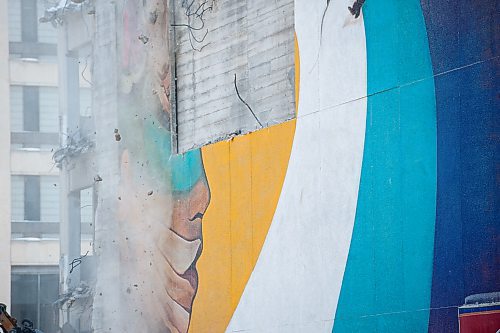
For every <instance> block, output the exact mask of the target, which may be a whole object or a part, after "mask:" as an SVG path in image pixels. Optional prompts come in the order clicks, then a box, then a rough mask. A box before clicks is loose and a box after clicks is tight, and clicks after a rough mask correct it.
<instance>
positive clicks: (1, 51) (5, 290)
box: [0, 1, 11, 307]
mask: <svg viewBox="0 0 500 333" xmlns="http://www.w3.org/2000/svg"><path fill="white" fill-rule="evenodd" d="M7 5H8V1H0V230H1V232H0V281H1V282H2V283H1V285H0V303H5V304H7V306H9V307H10V290H11V288H10V261H11V258H10V238H11V225H10V223H11V212H10V108H9V104H10V103H9V100H10V98H9V89H10V84H9V77H10V75H9V32H8V31H9V27H8V22H9V20H8V8H7Z"/></svg>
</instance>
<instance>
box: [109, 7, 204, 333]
mask: <svg viewBox="0 0 500 333" xmlns="http://www.w3.org/2000/svg"><path fill="white" fill-rule="evenodd" d="M166 14H167V8H166V5H165V3H163V2H161V1H160V2H157V1H154V2H152V1H143V2H138V1H132V0H130V1H128V2H126V4H125V6H124V8H123V31H124V33H123V36H121V37H122V40H121V45H120V46H121V47H120V50H121V57H122V61H121V68H122V72H121V75H120V81H121V85H120V96H119V104H120V111H121V112H120V115H119V124H120V125H119V126H120V129H119V131H120V135H121V138H122V140H121V141H120V144H121V145H122V147H123V150H122V159H121V170H122V173H121V182H120V193H119V199H118V200H119V212H120V220H121V221H122V236H123V237H122V239H124V240H125V241H122V242H121V254H122V258H121V261H120V269H122V270H123V271H124V272H125V274H124V275H123V280H122V281H120V283H121V284H122V285H123V289H124V291H125V293H124V299H125V300H126V302H125V303H126V304H127V305H126V309H127V310H126V311H128V313H125V314H124V315H125V316H127V315H131V316H133V315H134V314H136V312H135V310H136V309H137V308H139V307H140V308H141V309H142V310H141V311H142V313H143V319H141V320H139V322H138V323H134V324H133V325H136V326H137V330H141V331H144V328H145V327H147V331H148V332H165V331H168V330H170V331H172V332H187V330H188V327H189V321H190V317H191V309H192V304H193V300H194V297H195V295H196V291H197V288H198V273H197V270H196V261H197V260H198V258H199V256H200V255H201V251H202V225H201V222H202V218H203V214H204V213H205V210H206V209H207V206H208V203H209V200H210V193H209V188H208V184H207V180H206V177H205V172H204V169H203V163H202V157H201V152H200V150H193V151H190V152H187V153H185V154H179V155H177V154H172V149H171V147H172V142H171V140H172V136H171V132H170V123H169V119H170V107H169V100H168V99H169V95H168V93H167V92H168V91H169V89H170V87H169V82H170V81H169V60H168V54H169V52H168V39H167V35H166V31H167V27H168V23H167V15H166ZM141 36H143V37H145V38H139V37H141ZM134 281H135V282H134ZM137 281H139V282H142V283H137ZM136 286H137V287H136ZM134 328H135V327H134Z"/></svg>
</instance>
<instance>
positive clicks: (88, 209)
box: [80, 187, 93, 223]
mask: <svg viewBox="0 0 500 333" xmlns="http://www.w3.org/2000/svg"><path fill="white" fill-rule="evenodd" d="M80 202H81V207H82V208H81V216H82V223H92V215H93V208H92V188H91V187H90V188H87V189H85V190H82V191H81V192H80Z"/></svg>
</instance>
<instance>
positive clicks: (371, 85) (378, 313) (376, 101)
mask: <svg viewBox="0 0 500 333" xmlns="http://www.w3.org/2000/svg"><path fill="white" fill-rule="evenodd" d="M363 13H364V20H365V30H366V43H367V58H368V93H369V94H370V97H369V98H368V110H367V111H368V112H367V121H366V138H365V149H364V156H363V167H362V172H361V183H360V190H359V197H358V205H357V211H356V220H355V224H354V231H353V236H352V241H351V247H350V251H349V256H348V261H347V266H346V271H345V274H344V280H343V283H342V289H341V293H340V299H339V303H338V307H337V313H336V317H335V323H334V328H333V331H334V332H335V333H344V332H346V333H347V332H348V333H351V332H426V331H427V325H428V318H429V311H428V310H422V309H428V308H429V305H430V292H431V278H432V261H433V252H434V250H433V248H434V225H435V211H436V106H435V95H434V80H433V78H432V65H431V59H430V53H429V46H428V41H427V33H426V29H425V24H424V19H423V15H422V11H421V8H420V3H419V1H418V0H404V1H401V0H385V1H382V0H379V1H367V2H366V4H365V6H364V8H363Z"/></svg>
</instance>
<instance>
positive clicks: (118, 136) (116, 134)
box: [115, 128, 122, 141]
mask: <svg viewBox="0 0 500 333" xmlns="http://www.w3.org/2000/svg"><path fill="white" fill-rule="evenodd" d="M121 139H122V136H121V135H120V133H119V132H118V128H115V140H116V141H120V140H121Z"/></svg>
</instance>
